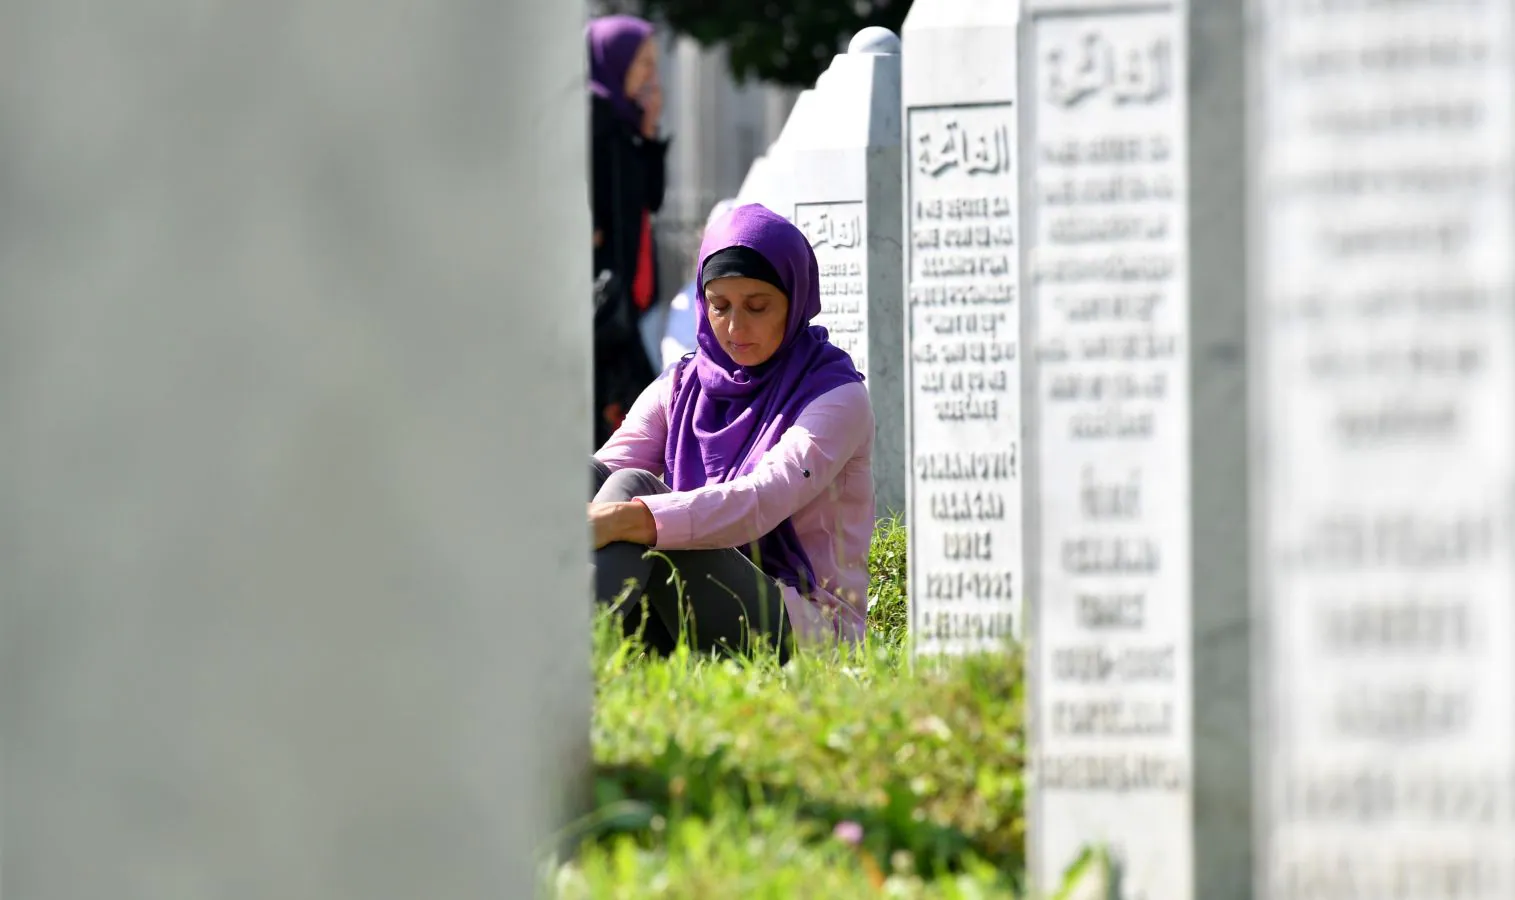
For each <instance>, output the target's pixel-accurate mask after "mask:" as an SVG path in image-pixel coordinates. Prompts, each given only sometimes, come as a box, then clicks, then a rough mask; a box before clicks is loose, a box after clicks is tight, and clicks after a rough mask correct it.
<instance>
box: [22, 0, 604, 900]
mask: <svg viewBox="0 0 1515 900" xmlns="http://www.w3.org/2000/svg"><path fill="white" fill-rule="evenodd" d="M4 10H5V13H4V17H3V18H4V22H5V25H4V28H5V32H6V34H5V37H6V40H5V45H6V49H5V52H4V53H0V110H3V113H0V119H3V121H4V126H5V127H4V128H0V194H3V195H4V197H5V202H4V203H3V204H0V233H3V234H4V235H5V239H4V240H0V296H3V297H4V300H3V302H0V368H3V370H4V375H3V376H0V381H3V383H4V388H3V389H0V434H3V435H4V439H3V441H0V444H3V448H0V456H3V458H4V461H3V463H0V535H3V537H0V544H3V545H4V548H5V549H4V554H3V555H4V563H3V566H0V568H3V570H4V575H3V579H4V582H5V586H4V589H3V590H0V621H3V623H4V625H3V628H0V657H3V658H4V659H5V675H4V677H3V678H0V744H3V745H4V748H5V750H4V754H3V758H0V783H3V784H4V788H3V790H0V802H3V804H4V805H3V818H4V827H3V829H0V839H3V841H4V844H3V852H0V856H3V859H4V883H3V892H4V894H5V896H6V897H7V898H11V897H15V898H28V900H77V898H105V897H119V898H153V900H204V898H211V897H215V898H222V900H254V898H275V897H278V898H297V897H302V898H322V900H385V898H395V900H399V898H407V900H408V898H417V897H512V898H518V897H529V896H532V895H533V893H535V888H536V887H537V885H538V861H537V858H536V857H537V851H538V850H539V849H541V848H542V847H544V846H550V841H549V838H550V836H551V835H552V833H553V832H554V830H555V829H557V828H558V827H559V826H561V825H562V824H564V823H565V822H566V821H567V820H568V818H569V817H570V816H571V815H572V814H574V812H575V810H574V807H575V806H576V805H577V803H576V802H575V799H574V798H575V796H581V795H582V794H583V793H584V792H585V791H584V789H585V788H586V787H587V782H588V777H589V763H590V756H589V749H590V748H589V713H590V708H589V707H590V697H591V690H590V667H589V659H588V655H589V643H588V628H589V619H590V617H589V612H590V601H589V596H588V584H587V581H586V579H585V561H586V553H587V547H586V531H585V526H584V518H583V516H584V501H585V495H586V491H587V490H588V474H587V471H586V467H585V461H584V458H583V457H582V456H581V455H580V453H581V448H582V447H583V446H584V439H585V437H586V436H587V428H588V423H589V421H590V420H589V409H588V408H589V397H588V393H589V385H588V371H589V370H588V364H587V363H588V349H589V340H588V338H589V334H588V332H589V316H588V312H589V306H588V298H589V296H590V284H589V272H590V267H589V244H588V241H587V239H586V237H587V235H588V234H589V221H588V218H589V215H588V209H587V206H586V204H585V202H584V200H585V186H584V173H585V171H586V170H587V167H586V163H585V156H584V154H585V144H586V136H585V124H584V123H585V119H584V108H583V106H582V103H581V102H562V103H559V102H553V103H543V102H542V98H541V96H540V95H538V94H536V93H535V92H533V91H530V90H521V89H520V86H521V85H526V84H532V83H543V82H545V83H548V84H552V85H555V86H559V87H567V86H571V85H576V84H582V79H583V71H584V64H583V53H584V50H583V48H584V44H583V30H582V29H583V19H582V15H581V11H580V10H578V9H577V8H576V7H575V5H574V4H568V3H539V4H489V3H474V2H467V0H435V2H430V3H425V4H409V3H401V2H394V0H361V2H357V0H327V2H322V3H315V4H312V3H287V2H278V0H274V2H268V0H222V2H217V3H210V4H195V5H193V7H192V8H186V7H185V5H184V4H182V3H178V2H173V0H137V2H133V3H129V4H126V3H101V4H87V5H85V6H78V5H72V4H64V3H56V2H53V0H13V2H8V3H6V4H5V5H4ZM523 297H552V298H555V299H557V300H561V301H562V302H561V303H525V302H518V301H519V300H520V298H523ZM570 300H573V301H574V302H570ZM570 310H573V311H575V312H581V313H582V314H570V312H569V311H570Z"/></svg>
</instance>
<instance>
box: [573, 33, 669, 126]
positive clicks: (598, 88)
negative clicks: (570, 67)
mask: <svg viewBox="0 0 1515 900" xmlns="http://www.w3.org/2000/svg"><path fill="white" fill-rule="evenodd" d="M584 36H585V37H586V38H587V39H588V41H589V90H590V91H591V92H592V93H594V94H596V95H598V96H599V97H601V98H603V99H604V100H606V101H608V102H609V103H610V105H611V106H612V107H613V108H614V109H615V111H616V113H617V114H618V115H619V116H620V117H621V118H623V119H625V120H626V121H627V122H630V123H631V124H633V125H640V123H641V121H642V107H641V104H639V103H637V102H636V100H634V99H632V98H631V97H628V96H626V73H627V72H628V71H629V70H630V69H631V63H632V61H633V60H634V59H636V55H637V51H638V50H640V49H641V48H642V44H644V43H646V41H647V39H648V38H650V37H652V23H651V22H648V21H647V20H645V19H638V18H637V17H636V16H601V17H600V18H598V19H591V20H590V22H589V25H588V26H587V27H585V29H584Z"/></svg>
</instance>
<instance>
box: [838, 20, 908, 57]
mask: <svg viewBox="0 0 1515 900" xmlns="http://www.w3.org/2000/svg"><path fill="white" fill-rule="evenodd" d="M847 52H848V53H872V54H875V55H878V56H898V55H899V53H900V39H899V35H897V34H895V33H894V32H892V31H890V30H889V29H887V28H884V27H883V26H881V25H869V26H868V27H867V28H864V29H863V30H862V31H859V32H858V33H857V34H855V35H853V36H852V40H851V41H850V42H849V43H848V44H847Z"/></svg>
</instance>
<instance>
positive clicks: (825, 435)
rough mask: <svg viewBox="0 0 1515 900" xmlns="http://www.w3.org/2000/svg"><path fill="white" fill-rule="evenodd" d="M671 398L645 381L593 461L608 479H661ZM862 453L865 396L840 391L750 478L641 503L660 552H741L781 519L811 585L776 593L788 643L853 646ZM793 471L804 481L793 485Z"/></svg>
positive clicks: (869, 475)
mask: <svg viewBox="0 0 1515 900" xmlns="http://www.w3.org/2000/svg"><path fill="white" fill-rule="evenodd" d="M672 399H673V379H671V378H667V377H664V378H659V379H658V380H657V381H654V382H653V383H652V384H651V385H649V386H648V387H647V389H646V390H645V391H643V392H642V395H641V396H640V397H638V398H637V401H636V403H634V404H632V406H631V411H630V412H628V413H627V414H626V420H625V421H624V422H623V423H622V424H621V427H620V428H619V429H618V430H617V431H616V433H615V434H614V435H613V436H612V437H611V438H610V440H609V441H607V442H606V443H605V446H604V447H601V448H600V451H599V452H598V453H596V454H595V458H596V459H598V460H599V461H600V462H602V463H604V464H605V465H606V466H607V467H609V468H610V470H611V471H615V470H617V469H628V468H636V469H645V470H646V471H648V472H652V473H653V474H655V475H662V474H663V452H664V446H665V444H666V443H667V439H668V410H669V406H670V405H671V403H672ZM872 455H873V407H872V406H871V405H870V404H869V402H868V389H867V388H866V387H864V386H863V385H862V384H861V383H854V384H847V385H843V386H842V387H839V388H837V389H835V390H833V391H828V392H827V393H825V394H822V395H821V396H820V397H817V398H816V399H815V400H813V401H811V403H810V405H809V406H807V407H805V411H804V412H803V413H801V414H800V416H799V417H798V418H797V419H795V421H794V424H792V425H790V426H789V428H788V429H786V430H785V431H784V434H783V436H782V437H780V438H779V442H778V443H777V444H776V445H774V447H773V449H771V450H769V451H768V452H767V453H766V454H764V456H763V459H762V461H761V462H759V463H758V465H757V467H756V468H755V469H754V470H753V471H752V472H751V473H750V474H747V475H744V476H742V477H740V478H735V479H732V480H731V481H728V482H725V483H724V484H710V485H706V486H704V487H702V488H698V489H696V490H692V491H679V492H675V493H669V494H658V495H654V496H651V497H643V498H641V499H642V502H643V503H645V504H646V505H647V508H648V509H649V510H651V511H652V518H653V520H654V521H655V522H656V523H657V535H658V536H657V548H658V549H660V550H706V549H721V548H726V547H740V546H745V545H746V544H749V543H751V542H753V541H755V540H757V539H758V538H760V537H762V536H763V535H765V534H767V533H768V532H770V531H772V530H773V529H774V528H776V527H777V526H778V524H779V523H780V522H782V521H784V520H785V519H791V520H792V521H793V523H794V530H795V533H796V534H797V535H798V537H799V539H800V544H801V546H803V547H804V548H805V553H806V555H807V556H809V557H810V564H811V567H812V568H814V569H815V577H816V581H817V582H818V583H819V588H818V589H817V590H815V591H813V592H812V593H811V595H810V596H808V597H806V596H803V595H801V594H800V592H799V591H798V590H796V589H795V588H794V587H793V586H791V585H787V584H786V585H783V589H784V605H785V607H786V608H787V609H788V611H789V619H790V622H791V623H792V624H793V626H794V630H795V633H796V635H797V636H798V637H799V638H800V639H801V640H802V641H804V642H806V643H817V642H821V641H835V640H837V639H838V638H840V639H842V640H847V641H857V640H860V639H861V638H862V637H863V634H864V633H865V631H866V629H867V618H868V545H869V542H870V541H871V540H872V537H873V514H874V513H873V466H872ZM797 471H808V472H809V473H810V477H808V478H805V477H799V478H796V477H794V474H793V473H794V472H797Z"/></svg>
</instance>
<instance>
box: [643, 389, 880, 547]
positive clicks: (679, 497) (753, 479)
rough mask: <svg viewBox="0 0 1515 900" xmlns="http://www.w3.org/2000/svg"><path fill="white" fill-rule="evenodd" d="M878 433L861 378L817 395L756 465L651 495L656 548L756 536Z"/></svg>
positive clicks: (827, 482)
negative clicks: (694, 485)
mask: <svg viewBox="0 0 1515 900" xmlns="http://www.w3.org/2000/svg"><path fill="white" fill-rule="evenodd" d="M872 433H873V409H872V407H871V406H870V405H869V403H868V389H867V388H866V387H864V386H863V385H862V384H861V383H855V384H848V385H843V386H842V387H839V388H837V389H835V390H833V391H828V392H826V393H825V394H823V395H821V396H820V397H817V398H816V399H815V400H814V401H813V402H811V404H810V405H809V406H807V407H805V410H804V412H802V413H800V415H799V416H798V417H797V418H796V419H795V420H794V424H793V425H790V426H789V428H788V429H787V430H785V432H784V434H783V436H782V437H781V438H779V442H778V443H777V444H775V445H774V446H773V448H772V449H770V450H769V451H768V452H767V453H765V454H763V458H762V459H761V460H759V462H758V464H757V466H756V468H754V469H753V471H752V472H750V473H748V474H746V475H743V476H742V477H740V478H733V479H732V480H730V481H727V482H723V483H721V484H709V485H705V486H704V487H702V488H697V489H695V490H692V491H677V492H674V493H668V494H657V495H654V496H651V497H643V498H641V499H642V502H643V503H644V504H645V505H646V506H647V508H648V509H649V510H650V511H651V512H652V518H653V521H654V523H655V524H656V526H657V543H656V544H655V546H656V547H658V548H659V549H664V550H713V549H719V548H724V547H740V546H745V545H747V544H750V543H752V542H753V541H755V540H757V539H758V538H761V537H762V536H763V535H765V534H767V533H768V532H770V531H772V530H773V529H775V528H777V527H778V526H779V524H780V523H781V522H783V521H784V520H785V519H787V518H789V517H790V516H792V515H794V514H795V513H796V512H799V511H800V510H801V509H803V508H804V507H805V506H806V505H807V504H809V503H810V502H811V501H812V500H814V499H815V498H816V497H819V496H820V495H821V492H822V491H826V490H831V489H833V486H834V483H835V482H836V479H837V476H839V475H840V474H841V472H842V467H843V466H845V465H846V464H847V461H848V460H850V459H851V458H852V455H853V454H854V453H856V452H857V449H858V447H860V446H862V445H863V442H864V441H865V440H866V439H867V438H868V437H869V436H870V435H871V434H872Z"/></svg>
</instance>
